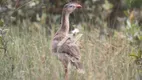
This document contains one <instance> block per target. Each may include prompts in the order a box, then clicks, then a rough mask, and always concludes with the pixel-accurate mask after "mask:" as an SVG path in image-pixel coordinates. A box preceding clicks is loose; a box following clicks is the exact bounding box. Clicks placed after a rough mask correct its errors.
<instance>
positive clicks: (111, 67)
mask: <svg viewBox="0 0 142 80" xmlns="http://www.w3.org/2000/svg"><path fill="white" fill-rule="evenodd" d="M28 25H29V24H28V23H26V24H24V23H23V24H21V25H17V26H10V27H9V33H8V35H7V37H6V39H7V40H8V44H7V46H8V48H7V53H3V52H1V53H0V55H1V56H0V80H63V79H64V77H63V75H64V72H63V66H62V64H61V63H60V61H59V60H58V59H57V58H56V57H55V56H53V55H52V54H51V51H50V49H51V48H50V40H51V36H50V35H49V34H47V33H46V31H45V28H44V27H41V26H38V27H36V26H35V25H31V24H30V27H27V26H28ZM32 26H33V27H32ZM19 27H21V29H19ZM55 27H57V26H56V25H55ZM27 28H31V29H30V30H31V31H29V29H28V30H27ZM53 31H54V30H53ZM53 33H54V32H53ZM81 33H83V34H84V35H83V37H82V39H81V40H80V42H79V44H80V49H81V55H82V63H83V64H84V68H85V71H86V73H85V74H79V73H77V72H76V70H75V69H74V68H71V69H70V74H69V76H70V80H134V79H135V72H136V70H135V66H134V64H133V61H132V59H131V58H130V57H129V53H130V52H131V46H130V45H129V43H128V41H127V40H126V39H125V37H121V36H120V35H123V34H122V33H121V32H117V34H116V35H115V36H114V37H109V38H107V40H106V41H101V40H99V38H98V36H99V30H98V29H93V30H91V31H90V32H88V31H81Z"/></svg>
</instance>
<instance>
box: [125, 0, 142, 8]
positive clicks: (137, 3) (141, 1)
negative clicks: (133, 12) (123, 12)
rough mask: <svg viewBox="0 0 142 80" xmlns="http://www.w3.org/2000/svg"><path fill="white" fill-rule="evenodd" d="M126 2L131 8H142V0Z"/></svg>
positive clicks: (128, 0) (127, 0)
mask: <svg viewBox="0 0 142 80" xmlns="http://www.w3.org/2000/svg"><path fill="white" fill-rule="evenodd" d="M126 3H127V4H128V5H129V7H130V8H140V7H142V0H126Z"/></svg>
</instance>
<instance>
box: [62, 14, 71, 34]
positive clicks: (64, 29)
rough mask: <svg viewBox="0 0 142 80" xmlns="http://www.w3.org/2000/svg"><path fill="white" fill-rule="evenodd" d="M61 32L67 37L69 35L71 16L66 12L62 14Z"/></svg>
mask: <svg viewBox="0 0 142 80" xmlns="http://www.w3.org/2000/svg"><path fill="white" fill-rule="evenodd" d="M60 31H61V32H63V33H64V34H65V35H67V34H68V33H69V14H67V13H64V12H63V13H62V18H61V28H60Z"/></svg>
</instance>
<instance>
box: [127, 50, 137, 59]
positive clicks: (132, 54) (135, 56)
mask: <svg viewBox="0 0 142 80" xmlns="http://www.w3.org/2000/svg"><path fill="white" fill-rule="evenodd" d="M129 56H132V57H134V58H136V59H138V56H137V55H136V53H134V52H132V53H131V54H130V55H129Z"/></svg>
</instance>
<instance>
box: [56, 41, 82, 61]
mask: <svg viewBox="0 0 142 80" xmlns="http://www.w3.org/2000/svg"><path fill="white" fill-rule="evenodd" d="M58 52H59V53H62V54H67V55H68V56H70V58H72V59H75V60H80V58H81V56H80V50H79V47H78V46H77V45H76V44H75V43H74V41H73V40H71V39H68V40H67V41H66V42H65V43H64V44H63V45H62V46H61V47H60V48H59V50H58Z"/></svg>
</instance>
